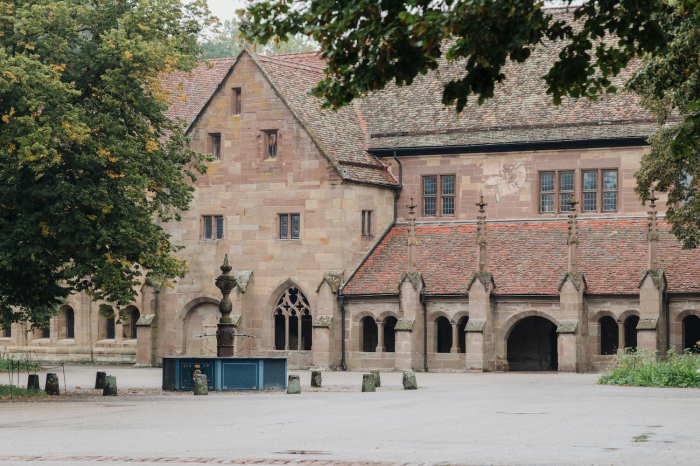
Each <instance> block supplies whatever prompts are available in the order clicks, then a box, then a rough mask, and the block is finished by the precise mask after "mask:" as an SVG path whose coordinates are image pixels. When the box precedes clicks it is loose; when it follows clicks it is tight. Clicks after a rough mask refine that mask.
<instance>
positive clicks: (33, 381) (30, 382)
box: [27, 374, 41, 390]
mask: <svg viewBox="0 0 700 466" xmlns="http://www.w3.org/2000/svg"><path fill="white" fill-rule="evenodd" d="M27 390H41V386H40V385H39V376H38V375H37V374H29V378H28V379H27Z"/></svg>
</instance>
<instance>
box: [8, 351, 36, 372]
mask: <svg viewBox="0 0 700 466" xmlns="http://www.w3.org/2000/svg"><path fill="white" fill-rule="evenodd" d="M42 369H43V367H41V364H39V363H38V362H37V361H29V360H27V359H19V358H17V359H14V358H11V357H10V356H7V355H2V354H0V372H10V370H13V371H17V370H19V371H20V372H22V371H40V370H42Z"/></svg>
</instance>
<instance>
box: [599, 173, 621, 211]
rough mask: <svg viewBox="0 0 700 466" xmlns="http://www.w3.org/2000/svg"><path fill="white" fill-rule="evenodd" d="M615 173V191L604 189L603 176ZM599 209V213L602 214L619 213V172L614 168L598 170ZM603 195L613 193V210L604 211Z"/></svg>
mask: <svg viewBox="0 0 700 466" xmlns="http://www.w3.org/2000/svg"><path fill="white" fill-rule="evenodd" d="M611 172H614V173H615V189H605V174H606V173H611ZM599 178H600V194H599V196H600V208H599V211H600V212H602V213H609V212H619V211H620V170H619V169H617V168H615V169H612V168H601V169H600V175H599ZM605 193H615V208H614V209H610V210H606V209H605Z"/></svg>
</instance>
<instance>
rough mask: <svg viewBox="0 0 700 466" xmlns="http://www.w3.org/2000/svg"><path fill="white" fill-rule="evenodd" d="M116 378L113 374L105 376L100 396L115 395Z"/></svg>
mask: <svg viewBox="0 0 700 466" xmlns="http://www.w3.org/2000/svg"><path fill="white" fill-rule="evenodd" d="M117 395H118V394H117V378H116V377H115V376H113V375H106V376H105V388H104V390H102V396H117Z"/></svg>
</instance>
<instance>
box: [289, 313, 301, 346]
mask: <svg viewBox="0 0 700 466" xmlns="http://www.w3.org/2000/svg"><path fill="white" fill-rule="evenodd" d="M292 312H294V311H292ZM289 349H290V350H298V349H299V317H297V316H296V315H295V314H292V315H291V316H289Z"/></svg>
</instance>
